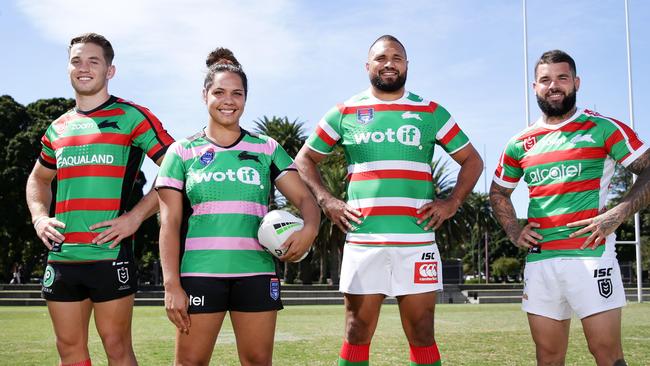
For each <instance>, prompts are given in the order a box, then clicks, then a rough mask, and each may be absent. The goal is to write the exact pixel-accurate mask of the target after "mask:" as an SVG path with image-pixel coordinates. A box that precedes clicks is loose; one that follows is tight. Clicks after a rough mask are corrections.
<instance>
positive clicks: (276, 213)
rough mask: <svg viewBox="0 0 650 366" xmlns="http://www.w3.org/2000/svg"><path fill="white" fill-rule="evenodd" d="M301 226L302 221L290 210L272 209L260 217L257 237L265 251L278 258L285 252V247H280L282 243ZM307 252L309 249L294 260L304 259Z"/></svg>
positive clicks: (302, 224)
mask: <svg viewBox="0 0 650 366" xmlns="http://www.w3.org/2000/svg"><path fill="white" fill-rule="evenodd" d="M303 226H304V221H302V219H301V218H299V217H296V216H294V215H293V214H291V213H290V212H287V211H284V210H273V211H270V212H269V213H267V214H266V215H264V218H262V223H261V224H260V228H259V229H258V230H257V239H258V240H259V242H260V244H261V245H262V247H263V248H264V249H265V250H266V251H267V252H269V253H271V254H273V255H274V256H275V257H278V258H279V257H281V256H283V255H284V253H286V249H284V248H282V244H284V242H285V241H286V240H287V239H288V238H289V236H290V235H291V234H293V233H295V232H296V231H298V230H301V229H302V227H303ZM307 254H309V251H307V252H305V254H304V255H303V256H302V258H300V259H299V260H297V261H296V262H300V261H301V260H303V259H305V257H306V256H307Z"/></svg>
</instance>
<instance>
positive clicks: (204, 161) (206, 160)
mask: <svg viewBox="0 0 650 366" xmlns="http://www.w3.org/2000/svg"><path fill="white" fill-rule="evenodd" d="M212 160H214V150H212V149H208V150H206V151H205V152H204V153H203V155H201V158H200V159H199V161H200V162H201V165H204V166H205V165H208V164H210V163H211V162H212Z"/></svg>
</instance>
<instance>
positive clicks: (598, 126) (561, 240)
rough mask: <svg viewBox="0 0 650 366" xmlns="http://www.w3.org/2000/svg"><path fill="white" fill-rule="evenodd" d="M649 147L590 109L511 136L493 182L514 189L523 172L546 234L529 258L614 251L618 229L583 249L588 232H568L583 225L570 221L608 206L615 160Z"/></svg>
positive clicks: (625, 161) (628, 159)
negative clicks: (593, 246) (575, 235)
mask: <svg viewBox="0 0 650 366" xmlns="http://www.w3.org/2000/svg"><path fill="white" fill-rule="evenodd" d="M647 149H648V146H647V145H646V144H644V143H643V142H642V141H641V140H639V138H638V136H637V135H636V133H635V132H634V131H633V130H632V129H631V128H630V127H628V126H627V125H625V124H623V123H621V122H620V121H617V120H615V119H613V118H609V117H604V116H602V115H600V114H598V113H595V112H592V111H589V110H587V109H584V110H581V109H578V110H577V111H576V113H575V114H574V115H573V116H572V117H571V118H569V119H568V120H567V121H565V122H563V123H561V124H556V125H550V124H546V123H544V121H543V120H542V118H540V119H539V120H538V121H537V122H535V124H533V125H531V126H530V127H528V128H526V129H525V130H524V131H523V132H521V133H519V134H518V135H516V136H515V137H513V138H512V139H511V140H510V141H509V142H508V144H507V145H506V149H505V151H504V152H503V154H502V155H501V159H500V160H499V164H498V165H497V169H496V172H495V176H494V182H495V183H496V184H498V185H500V186H502V187H505V188H511V189H514V188H515V187H516V186H517V183H518V182H519V180H520V179H521V178H522V177H523V178H524V181H525V182H526V183H527V184H528V191H529V192H528V193H529V197H530V203H529V206H528V222H536V223H538V224H539V225H540V227H539V228H538V229H535V231H537V232H538V233H540V234H541V235H542V236H543V237H544V239H543V240H542V241H541V252H539V253H529V254H528V256H527V261H528V262H533V261H538V260H543V259H548V258H557V257H569V258H593V257H600V256H602V255H603V254H607V255H615V252H614V242H615V240H616V235H615V234H612V235H610V236H608V237H607V240H606V243H605V245H601V246H599V247H598V248H597V249H596V250H592V249H589V248H587V249H584V250H581V249H580V246H581V245H582V244H583V243H584V241H585V238H586V237H588V236H589V234H585V235H583V236H581V237H578V238H569V234H571V233H572V232H574V231H577V230H579V229H580V228H569V227H567V226H566V225H567V224H568V223H571V222H574V221H578V220H583V219H588V218H591V217H594V216H596V215H598V213H599V212H601V211H602V210H604V209H605V205H606V203H607V195H608V188H609V183H610V180H611V178H612V175H613V174H614V167H615V165H616V163H620V164H622V165H623V166H625V167H627V166H628V165H629V164H630V163H632V162H633V161H634V160H636V159H637V158H638V157H639V156H640V155H641V154H643V153H644V152H645V151H646V150H647Z"/></svg>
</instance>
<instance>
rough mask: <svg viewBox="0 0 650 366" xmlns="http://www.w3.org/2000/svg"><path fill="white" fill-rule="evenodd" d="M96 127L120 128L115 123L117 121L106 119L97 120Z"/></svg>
mask: <svg viewBox="0 0 650 366" xmlns="http://www.w3.org/2000/svg"><path fill="white" fill-rule="evenodd" d="M97 127H98V128H99V129H102V128H112V129H114V130H119V129H120V127H119V126H118V125H117V121H109V120H107V119H105V120H103V121H101V122H99V123H98V124H97Z"/></svg>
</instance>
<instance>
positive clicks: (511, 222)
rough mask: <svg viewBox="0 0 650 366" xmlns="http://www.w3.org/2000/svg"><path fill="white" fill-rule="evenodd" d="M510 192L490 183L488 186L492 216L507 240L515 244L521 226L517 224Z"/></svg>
mask: <svg viewBox="0 0 650 366" xmlns="http://www.w3.org/2000/svg"><path fill="white" fill-rule="evenodd" d="M512 192H513V190H512V189H509V188H505V187H502V186H500V185H498V184H496V183H494V182H492V185H491V186H490V205H492V212H493V213H494V216H495V217H496V218H497V221H499V223H500V224H501V227H503V230H504V231H505V232H506V234H507V235H508V239H510V241H512V242H513V243H515V244H516V243H517V238H518V237H519V233H520V232H521V226H520V225H519V222H517V213H516V211H515V207H514V206H513V205H512V199H511V198H510V196H511V195H512Z"/></svg>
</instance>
